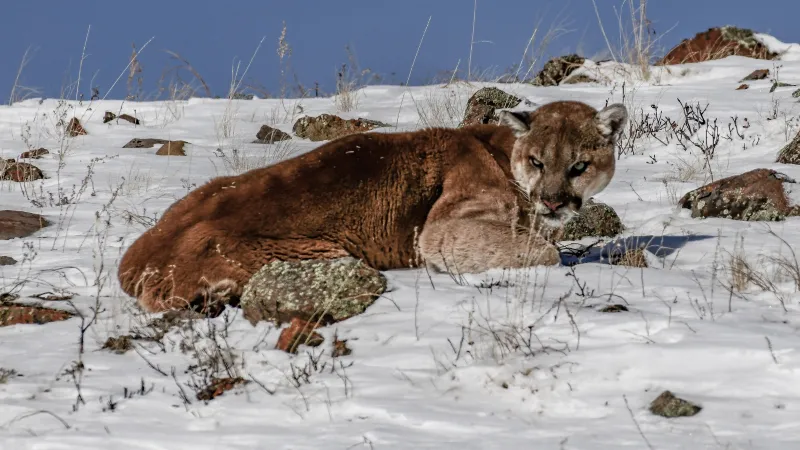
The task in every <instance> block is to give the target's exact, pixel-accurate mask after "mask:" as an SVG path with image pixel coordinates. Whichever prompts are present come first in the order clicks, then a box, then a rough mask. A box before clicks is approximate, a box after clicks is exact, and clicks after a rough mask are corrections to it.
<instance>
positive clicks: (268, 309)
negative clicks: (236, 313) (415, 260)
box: [240, 258, 386, 325]
mask: <svg viewBox="0 0 800 450" xmlns="http://www.w3.org/2000/svg"><path fill="white" fill-rule="evenodd" d="M385 290H386V279H385V278H384V277H383V275H381V273H380V272H379V271H377V270H375V269H373V268H371V267H369V266H367V265H366V264H364V263H363V262H362V261H360V260H357V259H354V258H339V259H333V260H303V261H273V262H271V263H269V264H267V265H265V266H264V267H262V268H261V269H260V270H259V271H258V272H256V273H255V274H254V275H253V276H252V277H251V278H250V280H249V281H248V282H247V284H245V286H244V289H243V292H242V296H241V302H240V306H241V308H242V310H243V312H244V317H245V318H246V319H247V320H249V321H250V323H252V324H255V323H256V322H258V321H261V320H266V321H270V322H274V323H276V324H278V325H280V324H281V323H284V322H288V321H290V320H292V319H294V318H299V319H303V320H307V321H312V322H315V323H316V322H319V323H322V324H329V323H333V322H339V321H342V320H345V319H348V318H350V317H353V316H355V315H358V314H361V313H362V312H364V310H366V309H367V307H368V306H369V305H371V304H372V303H373V302H374V301H375V299H377V297H378V296H379V295H380V294H382V293H383V292H384V291H385Z"/></svg>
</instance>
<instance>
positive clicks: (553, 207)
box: [542, 199, 564, 212]
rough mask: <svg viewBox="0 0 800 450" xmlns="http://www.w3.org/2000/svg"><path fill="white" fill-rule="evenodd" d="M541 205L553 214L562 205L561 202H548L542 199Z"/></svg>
mask: <svg viewBox="0 0 800 450" xmlns="http://www.w3.org/2000/svg"><path fill="white" fill-rule="evenodd" d="M542 203H544V206H547V207H548V208H549V209H550V211H553V212H555V211H556V210H557V209H558V208H559V207H560V206H561V205H563V204H564V203H562V202H549V201H547V200H544V199H542Z"/></svg>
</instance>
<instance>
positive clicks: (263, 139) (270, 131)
mask: <svg viewBox="0 0 800 450" xmlns="http://www.w3.org/2000/svg"><path fill="white" fill-rule="evenodd" d="M291 138H292V136H291V135H290V134H289V133H285V132H283V131H281V130H279V129H277V128H272V127H271V126H269V125H261V129H260V130H258V133H256V140H255V141H253V144H272V143H274V142H278V141H287V140H289V139H291Z"/></svg>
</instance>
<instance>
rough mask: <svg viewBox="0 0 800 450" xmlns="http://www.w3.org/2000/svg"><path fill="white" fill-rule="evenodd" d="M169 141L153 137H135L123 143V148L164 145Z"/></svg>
mask: <svg viewBox="0 0 800 450" xmlns="http://www.w3.org/2000/svg"><path fill="white" fill-rule="evenodd" d="M167 142H169V141H168V140H166V139H151V138H144V139H140V138H134V139H131V140H130V141H128V143H127V144H125V145H123V146H122V148H150V147H155V146H156V145H164V144H166V143H167Z"/></svg>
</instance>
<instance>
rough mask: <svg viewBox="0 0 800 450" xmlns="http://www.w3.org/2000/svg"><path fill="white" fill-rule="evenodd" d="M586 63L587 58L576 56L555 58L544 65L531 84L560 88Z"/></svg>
mask: <svg viewBox="0 0 800 450" xmlns="http://www.w3.org/2000/svg"><path fill="white" fill-rule="evenodd" d="M585 61H586V58H584V57H582V56H578V55H575V54H572V55H565V56H559V57H556V58H553V59H551V60H549V61H547V62H546V63H545V64H544V67H542V70H541V71H539V73H538V74H536V76H535V77H534V78H533V81H532V82H531V84H532V85H534V86H558V85H559V84H561V82H562V81H564V80H565V79H566V78H567V77H568V76H569V75H570V74H571V73H572V72H573V71H574V70H575V69H578V68H579V67H581V66H583V63H584V62H585Z"/></svg>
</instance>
